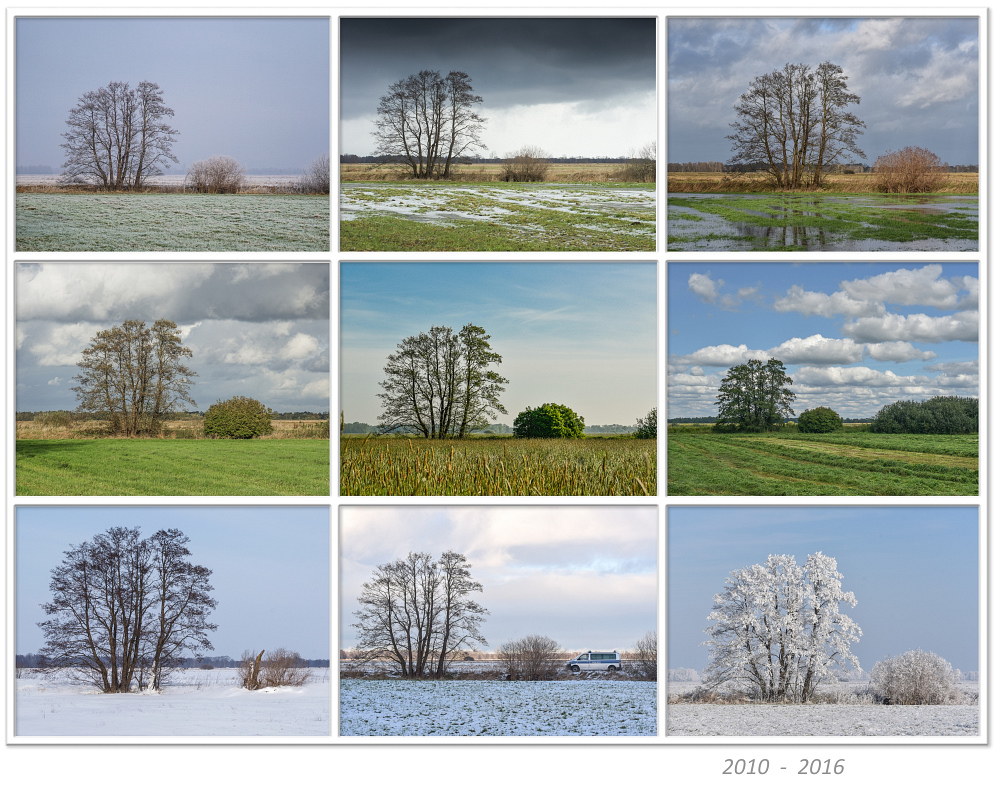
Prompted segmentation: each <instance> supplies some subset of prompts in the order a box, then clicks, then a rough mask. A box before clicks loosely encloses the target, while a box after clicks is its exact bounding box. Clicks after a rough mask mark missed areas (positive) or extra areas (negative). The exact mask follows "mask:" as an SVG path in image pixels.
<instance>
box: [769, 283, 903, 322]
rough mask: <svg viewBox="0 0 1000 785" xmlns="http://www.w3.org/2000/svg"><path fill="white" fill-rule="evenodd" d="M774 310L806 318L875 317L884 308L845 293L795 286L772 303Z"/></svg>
mask: <svg viewBox="0 0 1000 785" xmlns="http://www.w3.org/2000/svg"><path fill="white" fill-rule="evenodd" d="M774 310H776V311H778V312H779V313H788V312H790V311H791V312H796V313H801V314H804V315H806V316H826V317H833V316H851V317H856V316H877V315H878V314H881V313H884V312H885V306H884V305H882V304H881V303H878V302H871V301H867V300H859V299H856V298H854V297H852V296H851V295H849V294H847V293H846V292H834V293H833V294H824V293H823V292H807V291H806V290H805V289H803V288H802V287H801V286H798V285H795V286H792V287H791V288H790V289H789V290H788V294H787V295H785V296H784V297H782V298H780V299H778V300H775V301H774Z"/></svg>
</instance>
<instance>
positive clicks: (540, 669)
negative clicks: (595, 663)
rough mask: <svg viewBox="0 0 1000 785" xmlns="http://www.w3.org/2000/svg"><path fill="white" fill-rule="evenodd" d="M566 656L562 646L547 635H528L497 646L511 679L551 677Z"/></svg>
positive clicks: (501, 660) (528, 679)
mask: <svg viewBox="0 0 1000 785" xmlns="http://www.w3.org/2000/svg"><path fill="white" fill-rule="evenodd" d="M565 657H566V653H565V652H564V651H563V649H562V647H561V646H560V645H559V644H558V643H556V642H555V641H554V640H552V638H549V637H547V636H545V635H526V636H525V637H523V638H519V639H518V640H515V641H507V643H504V644H503V645H501V646H500V647H499V648H497V659H498V660H500V662H501V664H502V665H503V668H504V670H505V672H506V674H507V678H508V679H510V680H519V681H541V680H543V679H551V678H553V677H554V676H555V674H556V671H557V670H558V667H559V665H560V660H562V659H565Z"/></svg>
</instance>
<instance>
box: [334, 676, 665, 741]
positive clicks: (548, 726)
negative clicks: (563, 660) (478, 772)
mask: <svg viewBox="0 0 1000 785" xmlns="http://www.w3.org/2000/svg"><path fill="white" fill-rule="evenodd" d="M340 735H341V736H655V735H656V683H655V682H629V681H596V680H595V681H589V680H588V681H579V682H577V681H560V682H504V681H458V682H447V681H446V682H424V681H417V682H400V681H392V680H373V681H369V680H361V679H343V680H341V682H340Z"/></svg>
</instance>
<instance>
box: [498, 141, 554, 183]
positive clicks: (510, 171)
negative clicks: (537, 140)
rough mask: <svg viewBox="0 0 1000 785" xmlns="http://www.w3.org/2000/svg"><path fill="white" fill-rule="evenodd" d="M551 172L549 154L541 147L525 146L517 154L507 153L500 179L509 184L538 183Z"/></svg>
mask: <svg viewBox="0 0 1000 785" xmlns="http://www.w3.org/2000/svg"><path fill="white" fill-rule="evenodd" d="M548 171H549V158H548V154H547V153H546V152H545V151H544V150H542V149H541V148H540V147H532V146H531V145H525V146H524V147H522V148H521V149H520V150H518V151H517V152H516V153H507V158H506V159H505V160H504V162H503V169H502V170H501V173H500V179H501V180H504V181H506V182H508V183H536V182H542V181H543V180H544V179H545V175H546V173H547V172H548Z"/></svg>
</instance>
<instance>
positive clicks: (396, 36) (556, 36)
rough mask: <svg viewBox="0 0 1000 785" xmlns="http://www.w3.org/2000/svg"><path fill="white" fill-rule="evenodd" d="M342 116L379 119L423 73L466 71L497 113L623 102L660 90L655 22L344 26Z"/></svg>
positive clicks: (356, 22)
mask: <svg viewBox="0 0 1000 785" xmlns="http://www.w3.org/2000/svg"><path fill="white" fill-rule="evenodd" d="M340 42H341V117H342V118H344V119H350V118H353V117H357V116H361V115H365V114H373V113H374V111H375V109H376V108H377V106H378V99H379V97H380V96H381V95H383V94H384V93H385V91H386V88H387V87H388V86H389V85H390V84H392V83H394V82H396V81H398V80H399V79H405V78H406V77H407V76H408V75H410V74H413V73H417V72H418V71H421V70H438V71H441V72H442V73H447V72H448V71H452V70H457V71H465V72H466V73H468V74H469V76H470V77H471V79H472V84H473V86H474V88H475V91H476V93H477V94H479V95H481V96H483V98H484V101H488V104H489V106H491V107H496V108H504V107H508V106H513V105H518V104H536V103H556V102H563V101H598V102H600V101H603V100H607V99H618V98H620V96H621V95H622V94H623V93H630V92H634V91H646V90H651V89H654V88H655V84H656V74H655V63H656V20H655V19H654V18H638V19H622V18H614V19H612V18H576V19H549V18H516V19H515V18H487V17H477V18H462V19H435V18H412V19H400V18H372V19H342V20H341V23H340Z"/></svg>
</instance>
